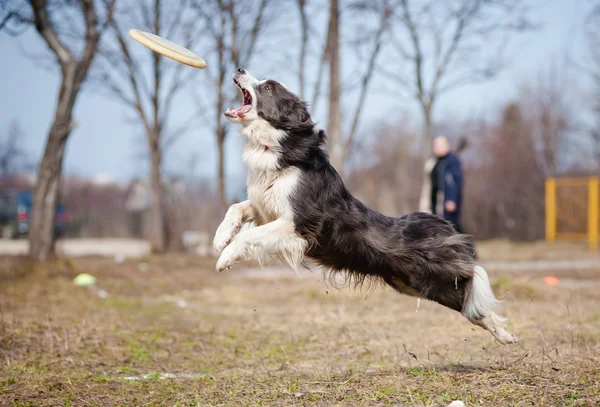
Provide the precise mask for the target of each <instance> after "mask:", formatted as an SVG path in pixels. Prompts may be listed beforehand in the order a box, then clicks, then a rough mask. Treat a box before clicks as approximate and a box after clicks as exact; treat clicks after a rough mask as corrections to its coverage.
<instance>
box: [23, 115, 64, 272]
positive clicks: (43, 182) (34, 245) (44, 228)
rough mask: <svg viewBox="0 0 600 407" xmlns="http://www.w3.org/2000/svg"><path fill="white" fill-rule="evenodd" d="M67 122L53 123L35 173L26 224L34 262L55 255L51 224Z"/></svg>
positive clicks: (60, 172) (57, 119) (54, 213)
mask: <svg viewBox="0 0 600 407" xmlns="http://www.w3.org/2000/svg"><path fill="white" fill-rule="evenodd" d="M69 122H70V118H63V117H57V118H56V119H55V121H54V123H53V124H52V128H51V130H50V134H49V136H48V142H47V144H46V150H45V151H44V156H43V158H42V162H41V163H40V168H39V171H38V178H37V181H36V184H35V189H34V194H33V207H32V210H31V220H30V224H29V256H30V257H31V258H32V259H33V260H35V261H44V260H47V259H48V258H49V257H51V256H53V254H54V243H55V241H54V237H55V236H54V221H55V216H56V205H57V204H58V195H59V187H60V179H61V175H62V160H63V156H64V151H65V145H66V142H67V138H68V136H69V133H70V131H71V127H70V126H69V125H67V124H66V123H69Z"/></svg>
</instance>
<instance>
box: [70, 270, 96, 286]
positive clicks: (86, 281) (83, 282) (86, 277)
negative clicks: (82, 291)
mask: <svg viewBox="0 0 600 407" xmlns="http://www.w3.org/2000/svg"><path fill="white" fill-rule="evenodd" d="M73 281H74V282H75V285H78V286H80V287H87V286H90V285H94V284H96V277H94V276H92V275H91V274H87V273H81V274H79V275H78V276H77V277H75V279H74V280H73Z"/></svg>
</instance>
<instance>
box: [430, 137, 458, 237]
mask: <svg viewBox="0 0 600 407" xmlns="http://www.w3.org/2000/svg"><path fill="white" fill-rule="evenodd" d="M433 153H434V155H435V156H436V157H437V161H436V163H435V165H434V167H433V169H432V170H431V210H432V212H433V213H434V214H436V215H438V216H442V217H443V218H444V219H446V220H447V221H449V222H450V223H452V224H453V225H454V228H455V229H456V231H457V232H459V233H463V229H462V227H461V226H460V204H461V200H462V199H461V198H462V186H463V175H462V168H461V164H460V160H459V159H458V157H457V156H456V155H455V154H454V153H453V152H452V150H451V148H450V143H449V142H448V139H447V138H446V137H444V136H438V137H436V138H435V139H434V141H433Z"/></svg>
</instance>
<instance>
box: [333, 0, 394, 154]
mask: <svg viewBox="0 0 600 407" xmlns="http://www.w3.org/2000/svg"><path fill="white" fill-rule="evenodd" d="M386 3H387V2H386ZM391 14H392V11H391V9H389V8H388V7H387V4H386V5H385V6H384V10H383V11H382V15H381V22H380V25H379V29H378V30H377V34H376V36H375V41H374V45H373V51H372V52H371V56H370V58H369V63H368V65H367V69H366V71H365V74H364V76H363V78H362V84H361V89H360V95H359V97H358V104H357V105H356V110H355V111H354V117H353V119H352V125H351V127H350V133H349V134H348V138H347V140H346V148H345V149H344V155H345V156H347V155H348V151H349V148H348V147H349V146H350V145H352V142H353V140H354V136H355V134H356V131H357V129H358V121H359V119H360V114H361V112H362V109H363V105H364V103H365V99H366V97H367V90H368V88H369V82H370V81H371V78H372V76H373V72H374V71H375V61H376V60H377V56H378V55H379V52H380V50H381V44H382V39H383V34H384V32H385V31H386V29H387V23H388V20H389V18H390V16H391ZM345 158H346V157H345Z"/></svg>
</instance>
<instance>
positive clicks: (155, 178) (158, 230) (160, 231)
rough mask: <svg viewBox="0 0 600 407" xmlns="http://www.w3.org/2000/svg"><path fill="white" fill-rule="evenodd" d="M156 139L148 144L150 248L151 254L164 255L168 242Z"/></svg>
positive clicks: (158, 148)
mask: <svg viewBox="0 0 600 407" xmlns="http://www.w3.org/2000/svg"><path fill="white" fill-rule="evenodd" d="M158 139H159V138H158V137H153V141H152V142H151V143H150V184H151V189H152V206H151V208H150V211H151V212H150V215H151V216H150V217H151V220H152V229H151V233H150V247H151V249H152V252H153V253H164V252H165V251H166V250H167V246H168V242H167V224H166V221H165V220H166V219H165V190H164V188H163V183H162V174H161V166H162V151H161V149H160V147H159V145H158Z"/></svg>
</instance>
